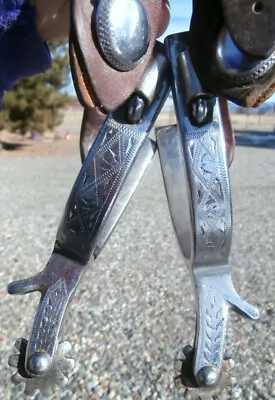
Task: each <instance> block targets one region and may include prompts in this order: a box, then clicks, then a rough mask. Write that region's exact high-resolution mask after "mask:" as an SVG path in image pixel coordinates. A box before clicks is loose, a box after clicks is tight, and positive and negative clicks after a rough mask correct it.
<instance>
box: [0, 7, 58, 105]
mask: <svg viewBox="0 0 275 400" xmlns="http://www.w3.org/2000/svg"><path fill="white" fill-rule="evenodd" d="M45 1H47V0H45ZM50 67H51V55H50V52H49V49H48V47H47V45H46V43H45V42H43V39H42V38H41V36H40V35H39V33H38V31H37V28H36V26H35V8H34V7H32V6H30V5H28V4H26V2H25V0H0V102H1V100H2V97H3V94H4V91H6V90H11V89H12V88H13V85H14V83H15V82H16V81H17V80H18V79H22V78H27V77H29V76H33V75H35V74H39V73H41V72H45V71H46V70H47V69H49V68H50Z"/></svg>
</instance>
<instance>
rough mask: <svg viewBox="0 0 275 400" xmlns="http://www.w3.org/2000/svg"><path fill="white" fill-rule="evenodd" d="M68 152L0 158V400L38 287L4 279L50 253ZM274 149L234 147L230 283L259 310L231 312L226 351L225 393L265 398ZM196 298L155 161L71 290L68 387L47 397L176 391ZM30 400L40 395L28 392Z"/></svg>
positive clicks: (270, 345) (30, 270) (271, 327)
mask: <svg viewBox="0 0 275 400" xmlns="http://www.w3.org/2000/svg"><path fill="white" fill-rule="evenodd" d="M79 166H80V162H79V157H78V155H68V154H67V155H65V156H63V157H61V156H58V155H57V156H51V157H44V158H32V159H30V158H26V157H24V158H14V159H12V160H10V159H8V158H7V157H4V158H2V159H1V162H0V181H1V197H0V206H1V215H0V238H1V241H0V266H1V267H0V276H1V285H0V313H1V316H2V318H1V330H0V399H4V400H8V399H12V400H17V399H20V400H24V399H25V396H24V395H23V394H22V392H21V391H20V390H21V388H20V387H18V386H17V387H15V386H13V385H12V384H11V383H10V380H9V379H10V375H11V370H10V368H9V367H8V366H7V358H8V355H9V353H10V352H11V351H12V346H13V343H14V342H15V340H16V339H17V338H18V337H20V336H22V337H28V335H29V333H30V328H31V324H32V318H33V314H34V311H35V306H36V305H37V301H38V296H37V294H30V295H28V296H22V297H20V296H19V297H16V296H15V297H10V296H8V295H7V292H6V285H7V284H8V282H10V281H12V280H15V279H20V278H24V277H27V276H30V275H32V274H34V273H35V272H37V271H39V270H40V269H41V268H42V267H43V266H44V265H45V263H46V261H47V259H48V257H49V254H50V252H51V248H52V243H53V241H54V237H55V232H56V228H57V225H58V222H59V219H60V216H61V213H62V209H63V206H64V203H65V200H66V198H67V195H68V194H69V190H70V188H71V186H72V183H73V180H74V178H75V176H76V173H77V171H78V169H79ZM274 171H275V153H274V150H268V149H257V148H246V147H239V148H237V150H236V156H235V162H234V166H233V167H232V172H231V174H232V185H233V200H234V240H233V246H232V254H231V267H232V274H233V280H234V283H235V286H236V288H237V289H238V290H239V292H240V293H241V295H242V296H243V297H244V298H245V299H246V300H247V301H249V302H251V303H252V304H253V305H255V306H257V307H258V308H259V309H260V311H261V317H260V320H259V321H257V322H251V321H248V320H244V319H243V318H241V317H239V316H238V315H236V314H234V313H231V319H230V327H229V333H228V344H227V354H228V355H230V356H231V357H232V358H233V359H234V360H235V364H236V365H235V368H234V376H235V377H236V378H237V380H236V382H235V383H234V385H233V387H232V389H231V390H228V392H224V394H223V395H221V396H220V399H221V400H227V399H242V400H253V399H269V400H270V399H275V379H274V378H275V334H274V333H275V324H274V318H275V311H274V295H275V281H274V246H275V243H274V220H275V208H274V194H275V178H274ZM194 322H195V321H194V296H193V294H192V288H191V285H190V279H189V276H188V273H187V271H186V268H185V265H184V262H183V260H182V258H181V255H180V252H179V249H178V247H177V243H176V240H175V237H174V234H173V230H172V226H171V222H170V217H169V214H168V208H167V204H166V199H165V193H164V189H163V184H162V178H161V173H160V168H159V164H158V159H157V158H155V160H154V162H153V164H152V166H151V167H150V170H149V172H148V173H147V174H146V176H145V178H144V179H143V181H142V183H141V184H140V186H139V188H138V190H137V192H136V194H135V196H134V198H133V199H132V201H131V203H130V205H129V207H128V209H127V212H126V213H125V215H124V217H123V218H122V220H121V222H120V223H119V225H118V227H117V228H116V230H115V232H114V234H113V236H112V238H111V240H110V241H109V243H108V245H107V246H106V247H105V249H104V251H103V252H102V254H101V255H100V257H99V258H98V260H97V261H96V263H95V265H91V266H90V269H89V271H88V273H87V275H86V278H85V280H84V281H83V282H82V284H81V286H80V287H79V289H78V291H77V293H76V295H75V298H74V301H73V303H72V304H71V308H70V312H69V314H68V316H67V320H66V323H65V327H64V337H65V338H66V339H68V340H70V341H71V343H72V345H73V348H72V351H71V355H72V356H73V357H75V358H77V364H76V368H75V370H74V374H73V376H72V378H71V380H70V384H69V385H68V386H67V387H66V389H63V390H61V391H57V392H56V393H55V394H54V395H53V396H52V397H51V399H63V400H65V399H66V400H74V399H81V400H88V399H89V400H94V399H97V400H103V399H116V400H126V399H127V400H130V399H133V400H139V399H143V400H145V399H147V400H149V399H152V400H153V399H164V400H166V399H167V400H170V399H171V400H172V399H182V398H183V393H182V392H181V391H179V390H178V389H177V388H175V386H174V384H173V378H174V372H173V368H172V365H173V359H174V357H175V356H176V355H177V354H178V353H179V351H180V350H181V349H182V347H183V346H184V345H186V344H190V343H192V341H193V335H194ZM35 399H36V400H42V399H43V397H42V396H40V395H37V396H36V397H35Z"/></svg>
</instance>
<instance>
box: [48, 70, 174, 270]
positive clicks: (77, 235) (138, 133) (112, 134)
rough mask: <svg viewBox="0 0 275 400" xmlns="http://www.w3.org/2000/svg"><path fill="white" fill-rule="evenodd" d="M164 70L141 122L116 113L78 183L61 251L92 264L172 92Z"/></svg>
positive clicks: (60, 239) (61, 229) (58, 244)
mask: <svg viewBox="0 0 275 400" xmlns="http://www.w3.org/2000/svg"><path fill="white" fill-rule="evenodd" d="M169 80H170V72H169V69H168V70H167V71H163V78H162V80H161V81H160V85H159V86H158V90H157V92H156V96H155V100H154V101H153V102H152V103H151V104H150V105H149V106H148V107H147V108H146V109H145V111H144V114H143V117H142V119H141V120H140V121H139V123H138V124H127V122H126V120H125V117H126V115H127V110H126V106H125V107H122V108H121V109H119V110H117V111H116V112H115V113H113V114H110V115H109V116H108V118H107V119H106V121H105V123H104V124H103V127H102V129H101V131H100V132H99V134H98V136H97V138H96V140H95V141H94V143H93V145H92V147H91V149H90V151H89V153H88V156H87V158H86V160H85V162H84V164H83V166H82V168H81V171H80V173H79V175H78V177H77V179H76V182H75V185H74V187H73V189H72V192H71V194H70V197H69V200H68V202H67V205H66V208H65V212H64V216H63V219H62V221H61V224H60V226H59V229H58V233H57V238H56V244H55V250H56V251H58V252H61V253H62V254H66V255H67V256H69V257H72V258H73V259H77V260H81V262H82V263H86V262H87V261H88V260H89V258H90V255H91V253H92V251H93V249H94V247H95V245H96V242H97V235H98V234H99V232H100V229H101V228H102V227H103V226H104V224H105V222H106V220H107V218H108V215H109V213H110V211H111V209H112V207H113V205H114V202H115V200H116V199H117V196H118V194H119V192H120V190H121V188H122V186H123V183H124V181H125V179H126V177H127V176H128V173H129V171H130V169H131V167H132V164H133V162H134V161H135V159H136V157H137V155H138V153H139V150H140V149H141V147H142V144H143V143H144V141H145V139H146V137H147V135H148V133H149V131H150V129H151V127H152V126H153V124H154V122H155V120H156V118H157V116H158V114H159V112H160V110H161V108H162V106H163V104H164V102H165V100H166V98H167V96H168V92H169V89H170V86H169V84H170V82H169Z"/></svg>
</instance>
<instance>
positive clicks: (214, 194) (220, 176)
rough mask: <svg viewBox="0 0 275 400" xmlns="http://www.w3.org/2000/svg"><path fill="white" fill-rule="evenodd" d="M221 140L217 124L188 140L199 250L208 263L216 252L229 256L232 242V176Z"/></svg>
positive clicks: (198, 252)
mask: <svg viewBox="0 0 275 400" xmlns="http://www.w3.org/2000/svg"><path fill="white" fill-rule="evenodd" d="M221 140H222V139H221V138H220V132H219V130H218V129H217V128H216V127H215V125H214V124H213V126H212V125H211V126H210V127H209V129H208V130H205V131H200V134H198V132H195V133H194V135H192V137H190V136H189V137H188V139H187V148H188V151H187V157H188V158H189V160H188V165H189V168H190V170H191V173H190V175H189V176H190V183H191V188H192V194H191V195H192V202H193V207H194V222H195V230H196V246H197V251H196V253H197V254H200V255H201V257H202V258H203V259H202V260H201V261H206V262H207V260H208V258H209V259H210V258H211V261H212V262H213V261H214V260H213V253H215V255H217V254H220V255H223V256H224V255H226V253H227V252H228V251H229V247H230V242H231V210H229V209H228V204H230V189H229V184H228V179H229V178H227V179H224V177H225V176H226V175H227V171H226V165H225V162H224V160H222V159H221V158H222V149H221ZM217 249H218V250H217ZM198 261H199V260H198Z"/></svg>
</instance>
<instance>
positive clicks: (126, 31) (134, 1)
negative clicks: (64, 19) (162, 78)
mask: <svg viewBox="0 0 275 400" xmlns="http://www.w3.org/2000/svg"><path fill="white" fill-rule="evenodd" d="M95 26H96V33H97V38H98V43H99V46H100V48H101V51H102V53H103V55H104V57H105V58H106V61H107V62H108V63H109V64H110V65H111V66H112V67H113V68H115V69H117V70H119V71H130V70H132V69H134V68H135V67H136V66H137V64H138V63H139V62H140V61H141V59H142V57H143V56H144V55H145V54H146V52H147V49H148V46H149V42H150V25H149V18H148V14H147V12H146V10H145V8H144V6H143V4H142V3H141V1H140V0H101V1H100V2H99V5H98V7H97V10H96V24H95Z"/></svg>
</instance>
